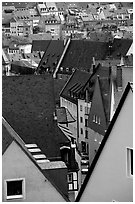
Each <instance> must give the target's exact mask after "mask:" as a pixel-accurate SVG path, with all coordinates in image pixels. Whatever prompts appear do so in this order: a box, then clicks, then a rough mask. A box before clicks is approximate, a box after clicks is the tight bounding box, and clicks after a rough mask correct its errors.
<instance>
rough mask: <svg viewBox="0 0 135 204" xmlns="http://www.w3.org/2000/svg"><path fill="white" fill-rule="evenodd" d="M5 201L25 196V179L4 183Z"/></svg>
mask: <svg viewBox="0 0 135 204" xmlns="http://www.w3.org/2000/svg"><path fill="white" fill-rule="evenodd" d="M5 193H6V199H7V200H10V199H20V198H24V194H25V179H24V178H20V179H10V180H6V181H5Z"/></svg>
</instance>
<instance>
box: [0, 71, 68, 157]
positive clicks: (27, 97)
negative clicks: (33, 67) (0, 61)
mask: <svg viewBox="0 0 135 204" xmlns="http://www.w3.org/2000/svg"><path fill="white" fill-rule="evenodd" d="M2 83H3V86H2V88H3V98H2V102H3V107H2V114H3V117H4V118H5V119H6V120H7V121H8V123H9V124H10V125H11V126H12V127H13V128H14V130H15V131H16V132H17V133H18V134H19V136H20V137H21V138H22V139H23V140H24V142H25V143H26V144H29V143H30V144H32V143H34V144H37V146H38V147H39V148H40V149H41V151H42V152H43V154H45V155H46V156H47V157H48V158H50V157H55V158H56V157H60V156H61V154H60V143H64V142H69V140H68V139H67V137H66V136H65V135H64V134H63V133H62V132H61V130H60V129H59V128H58V126H57V124H56V121H55V120H54V116H53V114H54V112H55V98H54V91H55V90H54V87H55V83H54V81H53V78H52V77H50V76H48V75H29V76H18V77H15V76H14V77H3V79H2Z"/></svg>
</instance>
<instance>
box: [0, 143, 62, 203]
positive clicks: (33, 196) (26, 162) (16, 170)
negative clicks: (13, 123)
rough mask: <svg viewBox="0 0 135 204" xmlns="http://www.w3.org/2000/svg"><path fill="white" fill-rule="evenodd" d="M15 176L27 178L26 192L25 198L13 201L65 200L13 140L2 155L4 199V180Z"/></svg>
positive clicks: (3, 190)
mask: <svg viewBox="0 0 135 204" xmlns="http://www.w3.org/2000/svg"><path fill="white" fill-rule="evenodd" d="M15 178H25V191H26V194H25V199H17V200H11V201H12V202H16V201H17V202H64V201H65V200H64V198H63V197H62V196H61V194H59V192H58V191H57V190H56V189H55V188H54V187H53V186H52V184H51V183H50V182H49V181H48V180H47V179H46V178H45V177H44V175H43V174H42V173H41V172H40V171H39V169H38V168H37V167H36V166H35V165H34V163H33V162H32V161H31V160H30V159H29V158H28V157H27V156H26V154H25V153H24V152H23V151H22V150H21V148H20V147H19V146H17V144H16V143H15V142H12V144H11V145H10V146H9V148H8V149H7V151H6V152H5V153H4V155H3V157H2V201H6V200H5V196H4V192H5V189H4V180H5V179H15Z"/></svg>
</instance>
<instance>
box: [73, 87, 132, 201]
mask: <svg viewBox="0 0 135 204" xmlns="http://www.w3.org/2000/svg"><path fill="white" fill-rule="evenodd" d="M127 148H133V93H132V87H131V84H130V83H128V85H127V87H126V89H125V91H124V94H123V96H122V98H121V101H120V103H119V105H118V108H117V110H116V112H115V114H114V117H113V119H112V121H111V123H110V125H109V127H108V130H107V132H106V135H105V137H104V139H103V141H102V144H101V146H100V148H99V150H98V152H97V154H96V156H95V158H94V161H93V163H92V165H91V168H90V169H89V171H88V174H87V176H86V178H85V181H84V183H83V185H82V187H81V190H80V192H79V194H78V196H77V199H76V201H81V202H84V201H89V202H98V201H100V202H103V201H104V202H105V201H107V202H111V201H112V200H116V201H118V202H132V201H133V179H132V178H129V177H128V176H127V156H126V154H127ZM110 184H111V185H110Z"/></svg>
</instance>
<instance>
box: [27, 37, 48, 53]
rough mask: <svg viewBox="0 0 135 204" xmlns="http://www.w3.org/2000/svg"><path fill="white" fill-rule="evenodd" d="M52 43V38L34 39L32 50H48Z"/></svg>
mask: <svg viewBox="0 0 135 204" xmlns="http://www.w3.org/2000/svg"><path fill="white" fill-rule="evenodd" d="M49 44H50V40H33V41H32V48H31V52H33V51H44V52H45V51H46V49H47V48H48V46H49Z"/></svg>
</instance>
